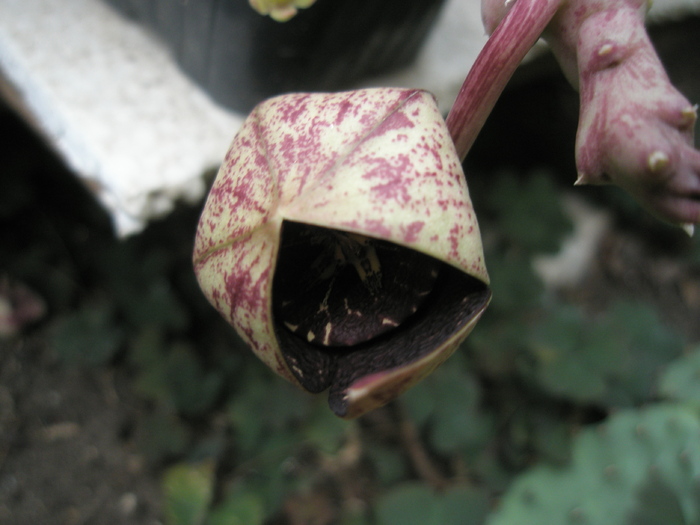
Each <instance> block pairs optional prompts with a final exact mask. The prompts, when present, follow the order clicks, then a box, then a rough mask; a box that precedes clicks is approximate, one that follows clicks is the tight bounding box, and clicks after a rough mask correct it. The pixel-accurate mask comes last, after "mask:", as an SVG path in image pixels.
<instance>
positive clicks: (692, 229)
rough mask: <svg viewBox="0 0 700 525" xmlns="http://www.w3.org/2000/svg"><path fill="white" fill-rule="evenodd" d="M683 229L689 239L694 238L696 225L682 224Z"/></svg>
mask: <svg viewBox="0 0 700 525" xmlns="http://www.w3.org/2000/svg"><path fill="white" fill-rule="evenodd" d="M681 229H682V230H683V231H684V232H685V233H687V234H688V237H692V236H693V234H694V233H695V225H694V224H691V223H686V224H681Z"/></svg>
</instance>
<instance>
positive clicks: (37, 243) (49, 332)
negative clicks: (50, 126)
mask: <svg viewBox="0 0 700 525" xmlns="http://www.w3.org/2000/svg"><path fill="white" fill-rule="evenodd" d="M503 104H504V105H505V106H507V104H508V99H507V98H506V100H505V102H504V103H503ZM1 121H2V123H3V124H2V125H3V126H5V127H6V128H7V129H5V130H4V131H5V132H7V133H8V136H11V137H13V139H12V140H13V141H12V142H11V143H10V144H9V145H8V144H5V146H4V157H3V158H4V163H5V164H4V166H3V170H4V171H5V172H6V173H7V175H3V176H2V177H0V220H1V221H2V223H3V227H2V228H1V229H0V246H2V250H1V251H0V272H1V274H2V277H3V278H8V279H12V280H14V281H17V282H21V283H24V284H26V285H27V286H30V287H31V288H32V289H33V290H34V291H35V292H36V293H38V294H39V295H40V296H41V297H42V298H43V300H44V301H45V302H46V304H47V309H48V310H47V311H48V315H47V316H46V317H45V318H44V319H43V320H42V321H41V322H40V323H38V324H36V325H34V326H32V327H30V328H29V329H28V330H29V333H30V334H34V336H37V337H41V338H45V339H46V343H47V345H48V348H49V349H50V352H52V354H53V355H55V356H56V357H57V359H59V361H60V366H63V367H68V368H71V367H74V368H81V369H84V370H102V369H118V370H120V371H122V372H123V373H125V374H126V375H127V377H128V378H129V385H130V387H129V388H130V389H131V390H132V391H133V393H134V394H135V395H136V397H137V398H138V399H139V400H140V401H141V404H140V405H139V407H140V410H139V414H138V417H137V418H136V419H135V421H133V422H132V424H131V426H130V428H129V430H128V431H125V432H124V435H123V436H122V438H123V439H124V440H125V441H128V442H129V443H131V444H133V445H134V446H135V447H136V448H137V450H139V452H140V454H142V455H143V456H144V457H145V458H146V461H147V464H148V466H149V470H148V473H149V475H151V476H153V478H154V480H157V481H156V482H157V484H158V486H159V489H160V493H161V495H162V519H163V522H164V523H165V524H167V525H223V524H245V525H258V524H260V525H263V524H265V525H273V524H274V525H277V524H290V525H297V524H319V525H324V524H339V525H369V524H376V525H392V524H398V523H400V524H402V525H412V524H416V525H418V524H420V525H430V524H435V525H451V524H455V525H456V524H459V525H472V524H473V525H477V524H484V523H486V524H491V525H493V524H497V525H505V524H517V525H523V524H525V523H537V524H540V525H542V524H547V523H588V524H601V525H603V524H606V525H611V524H612V525H615V524H617V523H619V524H630V525H632V524H645V525H654V524H658V525H661V524H662V523H663V524H664V525H669V524H670V525H675V524H678V525H681V524H686V525H689V524H697V523H700V483H699V481H698V480H699V479H700V478H699V477H698V476H699V475H700V449H699V448H698V441H697V437H698V436H699V435H700V420H699V419H698V418H699V417H700V412H699V411H698V410H699V408H700V405H699V403H700V345H699V343H700V333H699V332H698V327H697V313H698V310H697V306H698V300H697V297H695V296H694V295H692V293H691V292H692V290H695V291H696V292H697V291H698V290H700V241H699V240H698V237H700V236H696V238H695V239H694V240H691V239H688V238H687V237H685V236H684V234H683V233H682V232H680V231H676V230H675V229H672V228H670V227H667V226H665V225H661V224H657V223H656V222H654V220H653V219H651V218H649V217H647V216H645V215H644V214H643V213H641V212H639V211H638V210H637V208H636V207H635V206H634V205H633V204H630V201H629V200H628V199H627V198H626V197H624V196H623V195H622V194H621V193H619V192H615V191H614V190H599V189H583V190H577V195H578V196H579V197H578V198H580V199H583V200H584V201H586V202H587V203H588V205H589V206H594V207H595V209H599V208H600V207H605V208H607V209H608V210H610V214H611V223H610V224H611V225H610V228H609V230H608V231H607V232H606V233H605V234H604V238H603V240H602V241H601V244H600V245H599V246H597V248H596V250H597V252H596V253H595V254H594V257H593V259H592V262H591V264H590V268H588V269H587V271H586V273H585V274H584V276H583V277H582V279H581V280H579V281H578V282H577V283H575V284H573V285H571V286H568V287H563V288H553V287H551V286H547V284H546V283H545V282H544V281H543V279H542V277H541V275H540V274H539V273H538V272H537V271H536V267H535V265H534V264H533V261H535V260H536V259H537V258H538V257H541V256H543V255H553V254H556V253H558V252H559V250H560V249H561V247H562V243H563V241H564V240H565V239H566V238H567V237H568V236H569V235H571V234H572V232H574V229H575V224H574V222H572V216H571V214H570V213H569V212H568V211H567V208H566V205H565V203H566V202H567V200H566V198H565V197H566V196H568V195H569V194H570V189H569V186H570V182H571V180H573V178H572V177H571V173H570V172H568V171H567V170H566V169H561V170H560V169H558V168H557V169H552V168H532V167H528V166H513V167H509V168H507V169H503V168H502V167H500V168H498V169H495V168H494V167H493V165H492V164H493V163H491V164H489V163H483V164H481V165H478V162H477V165H475V166H469V174H468V179H469V184H470V191H471V193H472V199H473V201H474V202H475V206H476V208H477V213H478V215H479V217H480V224H481V228H482V234H483V237H484V242H485V247H486V251H487V263H488V268H489V272H490V275H491V279H492V283H493V292H494V296H493V302H492V304H491V306H490V307H489V309H488V310H487V313H486V314H485V315H484V317H483V319H482V320H481V321H480V324H479V325H478V326H477V328H476V329H475V331H474V333H473V334H472V336H471V337H470V338H469V339H468V340H467V342H466V343H465V344H464V345H463V347H462V348H461V349H460V351H459V352H457V353H456V355H455V356H454V357H452V358H451V359H450V360H449V361H448V362H447V363H446V364H445V365H444V366H442V367H441V368H440V369H439V370H438V371H437V372H436V373H434V374H433V375H431V376H430V377H429V378H427V379H426V380H425V381H424V382H422V383H421V384H419V385H418V386H416V387H415V388H414V389H412V390H411V391H409V392H408V393H407V394H406V395H404V396H403V397H402V398H401V399H399V400H398V401H396V402H394V403H392V404H390V405H389V406H387V407H385V408H382V409H380V410H378V411H375V412H373V413H371V414H368V415H366V416H364V417H362V418H360V419H359V420H357V421H351V422H346V421H342V420H339V419H337V418H336V417H335V416H333V415H332V414H331V412H330V410H328V408H327V407H326V401H325V397H324V396H316V397H314V396H310V395H307V394H305V393H303V392H301V391H299V390H297V389H296V388H294V387H292V386H291V385H289V384H287V383H286V382H284V381H283V380H281V379H279V378H277V377H276V376H273V374H272V373H271V372H270V371H268V369H267V368H266V367H264V366H263V365H262V364H261V363H259V362H258V361H257V359H256V358H255V357H254V356H253V355H252V353H250V352H249V351H248V350H247V349H246V348H245V346H244V345H243V344H242V343H241V341H240V340H239V339H238V338H237V336H236V335H235V334H234V332H233V330H232V329H231V328H230V327H228V326H227V325H226V324H225V323H224V321H223V320H221V319H220V318H219V317H218V314H216V312H215V311H214V310H213V308H211V307H210V306H209V305H208V304H207V303H206V301H205V299H204V298H203V296H202V294H201V293H200V291H199V289H198V287H197V284H196V282H195V280H194V275H193V272H192V268H191V260H190V259H191V248H192V240H193V235H194V230H195V226H196V222H197V219H198V215H199V209H200V206H194V207H192V206H185V205H182V206H180V207H179V208H178V209H177V210H176V211H175V212H174V213H172V214H171V215H170V216H168V217H166V218H163V219H162V220H159V221H155V222H153V223H152V224H151V225H150V226H149V227H148V228H147V230H146V231H144V232H143V233H141V234H139V235H136V236H133V237H130V238H128V239H124V240H118V239H115V238H114V236H113V234H112V232H111V228H110V224H109V220H108V218H107V217H106V215H105V214H104V212H103V211H102V210H101V208H100V207H99V205H98V204H96V203H95V202H94V200H93V199H92V197H91V195H90V193H89V191H87V190H86V189H85V188H84V187H82V186H80V185H79V184H78V183H77V182H76V180H75V179H74V178H73V177H72V176H71V175H70V174H69V173H68V172H66V171H65V169H63V168H62V167H60V165H58V163H57V162H56V160H55V159H54V158H53V156H52V155H51V153H50V152H48V151H46V150H44V149H42V148H41V147H40V146H37V140H36V139H35V138H31V134H30V132H29V131H28V130H26V129H24V128H22V127H21V126H20V125H19V124H18V121H17V119H16V117H14V116H12V115H10V114H9V113H8V112H7V111H4V113H3V118H2V119H1ZM20 128H21V129H20ZM18 129H19V130H20V131H18ZM488 134H489V132H488V130H487V132H486V139H483V140H482V142H485V144H482V145H479V144H477V148H482V149H488V143H487V141H488ZM571 151H573V148H570V149H567V150H566V151H565V154H566V155H569V154H570V152H571ZM479 155H480V150H477V151H476V153H475V158H476V159H477V160H478V159H479ZM625 246H632V248H630V250H631V255H629V256H625V254H626V253H627V252H624V253H622V254H620V252H619V250H620V249H621V248H619V247H625ZM616 250H617V251H616ZM620 260H621V261H622V262H624V263H626V264H628V266H623V267H622V268H621V269H620V267H619V263H620ZM659 261H661V262H663V263H664V264H665V266H663V267H664V268H666V269H667V270H666V273H663V272H661V273H654V272H653V271H652V270H653V269H654V268H657V267H658V266H659V264H661V263H659ZM650 268H651V270H650ZM669 272H671V273H672V274H673V275H675V276H676V277H675V278H674V279H675V280H673V279H671V278H668V279H667V280H665V281H664V280H663V278H662V277H663V276H668V274H669ZM673 272H675V273H673ZM660 275H661V277H659V276H660ZM669 287H670V289H672V291H674V293H676V295H674V297H676V298H677V297H681V299H682V298H685V299H687V300H686V301H685V302H683V300H676V301H675V302H673V301H671V302H669V301H667V300H666V299H665V297H666V296H664V295H663V294H661V295H659V294H655V291H658V290H659V289H669ZM681 287H685V288H683V289H684V290H686V291H687V290H690V291H687V293H686V294H685V295H683V293H682V292H683V290H681V289H680V288H681ZM693 297H695V299H693ZM611 487H612V488H611ZM649 495H651V496H649ZM611 508H615V509H616V510H615V512H617V514H616V516H617V517H616V518H615V519H616V520H617V521H614V522H613V521H609V512H610V509H611ZM606 516H608V517H606Z"/></svg>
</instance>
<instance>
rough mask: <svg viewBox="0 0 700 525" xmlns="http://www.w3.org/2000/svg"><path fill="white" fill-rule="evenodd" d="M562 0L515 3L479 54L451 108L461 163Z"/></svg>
mask: <svg viewBox="0 0 700 525" xmlns="http://www.w3.org/2000/svg"><path fill="white" fill-rule="evenodd" d="M561 3H562V0H515V4H514V5H513V7H512V9H511V10H510V11H509V12H508V14H507V15H506V16H505V17H504V18H503V20H502V21H501V23H500V24H498V27H497V28H496V30H495V31H494V32H493V34H492V35H491V37H490V38H489V39H488V41H487V42H486V45H485V46H484V48H483V49H482V50H481V53H479V56H478V57H477V59H476V61H475V62H474V65H473V66H472V68H471V70H470V71H469V74H468V75H467V78H466V79H465V80H464V84H462V88H461V89H460V91H459V94H458V95H457V99H456V100H455V103H454V105H453V106H452V109H451V110H450V112H449V114H448V115H447V129H449V130H450V134H451V136H452V141H453V142H454V144H455V147H456V148H457V153H458V154H459V157H460V159H461V160H464V158H465V157H466V156H467V153H468V152H469V149H470V148H471V147H472V144H473V143H474V140H476V137H477V135H478V134H479V132H480V131H481V128H482V127H483V125H484V123H485V122H486V119H487V118H488V116H489V114H490V113H491V110H493V107H494V106H495V105H496V101H497V100H498V97H500V96H501V93H502V92H503V89H504V88H505V87H506V84H507V83H508V80H510V77H511V76H512V75H513V73H514V72H515V69H516V68H517V67H518V65H519V64H520V62H521V61H522V60H523V58H524V57H525V55H526V54H527V52H528V51H529V50H530V48H532V46H533V45H535V43H536V42H537V40H538V39H539V37H540V35H541V34H542V31H544V28H545V27H546V26H547V24H549V21H550V20H551V19H552V17H553V16H554V13H556V12H557V9H559V7H560V5H561Z"/></svg>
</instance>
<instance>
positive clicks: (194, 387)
mask: <svg viewBox="0 0 700 525" xmlns="http://www.w3.org/2000/svg"><path fill="white" fill-rule="evenodd" d="M165 369H166V374H167V381H168V384H169V387H170V392H171V395H172V399H173V400H174V402H175V406H176V407H177V409H178V410H179V411H180V412H181V413H182V414H184V415H186V416H196V415H200V414H203V413H204V412H206V411H207V410H208V409H209V408H210V407H211V406H212V404H213V403H214V401H215V400H216V397H217V395H218V394H219V392H220V390H221V386H222V384H223V376H221V375H220V374H219V373H217V372H216V371H211V372H207V371H205V370H204V369H203V368H202V365H201V364H200V362H199V360H198V359H197V358H196V356H195V355H194V353H193V352H192V350H191V349H190V347H189V346H188V345H186V344H176V345H174V347H173V348H172V349H171V351H170V353H169V354H168V357H167V363H166V367H165Z"/></svg>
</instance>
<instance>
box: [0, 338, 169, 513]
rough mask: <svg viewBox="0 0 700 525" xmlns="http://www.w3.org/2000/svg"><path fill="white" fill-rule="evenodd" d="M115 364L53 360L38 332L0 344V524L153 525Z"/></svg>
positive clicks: (151, 493) (129, 409)
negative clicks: (83, 366)
mask: <svg viewBox="0 0 700 525" xmlns="http://www.w3.org/2000/svg"><path fill="white" fill-rule="evenodd" d="M139 409H140V407H139V402H138V400H136V399H134V396H133V394H131V393H130V390H129V388H128V387H127V380H126V378H125V377H124V376H123V374H121V373H120V371H119V370H118V369H102V368H99V369H90V370H80V369H77V368H67V367H65V366H62V365H61V364H60V363H58V362H57V361H56V358H55V357H54V356H52V354H51V351H50V350H49V348H47V346H46V343H45V339H44V338H43V337H42V332H41V331H39V332H37V333H35V334H32V335H31V336H29V337H27V338H26V339H20V340H15V341H8V342H3V343H0V523H3V524H7V525H27V524H34V525H43V524H46V525H51V524H58V523H61V524H65V525H87V524H100V523H105V524H106V523H110V524H143V525H155V524H157V523H159V521H158V517H159V515H160V501H159V498H160V495H159V488H158V484H157V481H158V480H157V478H154V476H153V475H152V474H153V473H152V472H149V469H148V466H147V465H146V464H145V462H144V459H143V458H142V457H141V456H140V455H139V453H138V451H137V450H136V447H135V445H134V444H133V443H132V442H131V441H130V437H131V436H130V433H131V432H130V430H131V428H132V427H133V420H134V417H135V416H136V414H137V413H138V411H139Z"/></svg>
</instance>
